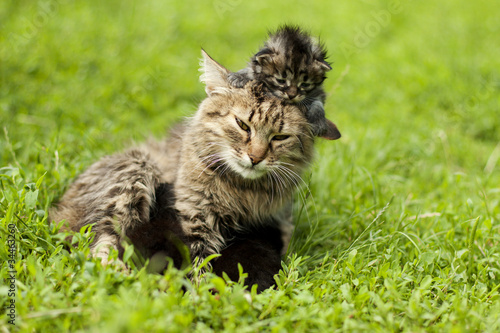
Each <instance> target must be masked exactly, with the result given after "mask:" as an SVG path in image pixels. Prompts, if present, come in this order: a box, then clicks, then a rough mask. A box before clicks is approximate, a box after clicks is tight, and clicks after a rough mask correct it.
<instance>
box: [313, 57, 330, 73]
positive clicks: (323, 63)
mask: <svg viewBox="0 0 500 333" xmlns="http://www.w3.org/2000/svg"><path fill="white" fill-rule="evenodd" d="M316 64H317V65H318V66H319V67H320V68H321V69H322V70H324V71H325V72H328V71H329V70H331V69H332V66H330V64H329V63H327V62H326V61H325V60H316Z"/></svg>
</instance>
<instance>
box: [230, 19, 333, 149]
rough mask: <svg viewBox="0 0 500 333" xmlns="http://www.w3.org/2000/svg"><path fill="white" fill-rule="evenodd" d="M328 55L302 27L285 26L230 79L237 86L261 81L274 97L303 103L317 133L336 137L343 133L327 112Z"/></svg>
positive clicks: (328, 137)
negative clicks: (325, 87) (326, 81)
mask: <svg viewBox="0 0 500 333" xmlns="http://www.w3.org/2000/svg"><path fill="white" fill-rule="evenodd" d="M326 57H327V56H326V50H325V48H324V47H323V45H321V44H320V43H317V42H315V41H313V39H312V38H311V37H310V36H309V35H308V34H307V33H305V32H304V31H302V30H301V29H300V28H299V27H293V26H283V27H281V28H279V29H278V30H277V31H276V32H274V33H271V34H269V39H268V40H267V42H266V43H265V44H264V47H263V48H262V49H260V50H259V52H257V53H256V54H255V55H254V56H253V57H252V59H251V60H250V62H249V64H248V67H247V68H244V69H242V70H240V71H238V72H236V73H231V74H230V76H229V81H230V83H231V85H232V86H234V87H243V86H244V85H245V84H246V83H247V82H248V81H250V80H256V81H258V82H262V83H263V84H265V86H266V88H267V89H268V90H269V92H271V93H272V94H274V95H275V96H277V97H279V98H282V99H283V100H285V101H287V102H289V103H294V104H297V105H299V106H302V107H303V109H304V112H305V114H306V116H307V119H308V121H309V123H310V124H311V125H312V129H313V133H314V134H315V135H317V136H323V137H324V138H327V139H331V140H335V139H338V138H340V132H339V131H338V129H337V127H336V126H335V125H334V124H333V123H332V122H331V121H329V120H327V119H326V118H325V111H324V103H325V97H326V95H325V92H324V91H323V88H322V83H323V81H324V80H325V73H326V72H327V71H329V70H331V67H330V64H329V63H328V62H327V61H326Z"/></svg>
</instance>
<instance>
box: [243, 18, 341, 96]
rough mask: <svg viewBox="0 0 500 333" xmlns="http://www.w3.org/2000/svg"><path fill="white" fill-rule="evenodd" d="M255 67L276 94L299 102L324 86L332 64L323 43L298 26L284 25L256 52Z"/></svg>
mask: <svg viewBox="0 0 500 333" xmlns="http://www.w3.org/2000/svg"><path fill="white" fill-rule="evenodd" d="M252 69H253V72H254V75H255V77H256V78H257V80H259V81H261V82H263V83H264V84H265V85H266V86H267V88H268V89H269V91H271V92H272V93H273V94H274V95H276V96H277V97H279V98H283V99H285V100H287V101H290V102H291V103H300V102H302V101H304V99H306V98H307V96H308V94H311V93H312V92H313V91H314V90H315V89H316V88H318V87H320V86H321V84H322V83H323V81H324V80H325V73H326V72H327V71H329V70H331V66H330V64H329V63H328V62H327V61H326V50H325V49H324V47H323V46H322V45H321V44H320V43H317V42H315V41H313V39H312V38H311V37H310V36H309V35H308V34H306V33H305V32H303V31H302V30H301V29H300V28H298V27H292V26H283V27H281V28H279V29H278V30H277V31H276V32H275V33H271V34H270V35H269V40H268V41H267V42H266V43H265V45H264V47H263V48H262V49H261V50H260V51H259V52H258V53H257V54H256V55H254V57H253V58H252Z"/></svg>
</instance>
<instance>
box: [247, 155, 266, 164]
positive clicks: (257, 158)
mask: <svg viewBox="0 0 500 333" xmlns="http://www.w3.org/2000/svg"><path fill="white" fill-rule="evenodd" d="M248 157H250V161H251V162H252V166H254V165H257V164H259V163H260V162H262V161H263V160H264V157H262V156H255V155H248Z"/></svg>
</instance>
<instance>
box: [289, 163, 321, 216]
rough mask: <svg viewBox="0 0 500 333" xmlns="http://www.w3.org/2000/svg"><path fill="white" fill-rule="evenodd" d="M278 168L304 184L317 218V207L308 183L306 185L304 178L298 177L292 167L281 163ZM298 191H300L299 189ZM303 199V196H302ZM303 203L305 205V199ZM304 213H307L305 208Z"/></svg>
mask: <svg viewBox="0 0 500 333" xmlns="http://www.w3.org/2000/svg"><path fill="white" fill-rule="evenodd" d="M280 169H281V170H283V171H284V172H287V173H288V174H289V175H290V176H293V178H294V179H296V180H300V181H301V182H302V184H303V185H304V186H305V188H306V190H307V194H308V196H310V197H311V200H312V204H313V207H314V212H315V214H316V219H317V220H319V213H318V209H317V207H316V201H315V200H314V196H313V194H312V191H311V189H310V188H309V185H307V183H306V182H305V181H304V179H302V177H300V175H299V174H297V173H296V172H295V171H293V170H292V169H290V168H288V167H286V166H283V165H280ZM299 192H300V191H299ZM304 200H305V198H304ZM304 205H305V201H304ZM306 213H307V210H306Z"/></svg>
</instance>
